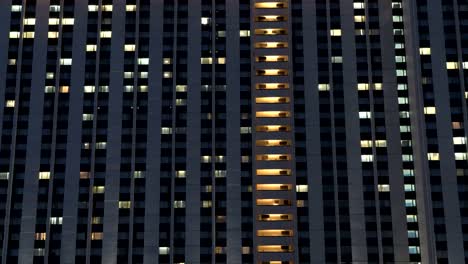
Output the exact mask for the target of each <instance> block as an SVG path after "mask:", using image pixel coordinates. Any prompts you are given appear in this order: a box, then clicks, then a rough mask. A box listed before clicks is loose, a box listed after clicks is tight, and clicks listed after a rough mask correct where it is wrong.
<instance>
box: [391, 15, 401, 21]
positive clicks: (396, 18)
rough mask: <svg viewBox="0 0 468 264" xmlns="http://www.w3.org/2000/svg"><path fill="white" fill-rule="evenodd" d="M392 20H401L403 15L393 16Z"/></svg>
mask: <svg viewBox="0 0 468 264" xmlns="http://www.w3.org/2000/svg"><path fill="white" fill-rule="evenodd" d="M392 20H393V22H403V16H393V17H392Z"/></svg>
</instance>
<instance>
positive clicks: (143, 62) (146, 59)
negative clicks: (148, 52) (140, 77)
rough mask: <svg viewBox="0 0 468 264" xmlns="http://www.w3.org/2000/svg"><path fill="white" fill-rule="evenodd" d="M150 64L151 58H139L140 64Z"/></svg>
mask: <svg viewBox="0 0 468 264" xmlns="http://www.w3.org/2000/svg"><path fill="white" fill-rule="evenodd" d="M148 64H149V58H139V59H138V65H148Z"/></svg>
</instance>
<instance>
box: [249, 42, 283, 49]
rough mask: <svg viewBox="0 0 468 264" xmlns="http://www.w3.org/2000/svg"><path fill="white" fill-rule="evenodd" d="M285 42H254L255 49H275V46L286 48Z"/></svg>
mask: <svg viewBox="0 0 468 264" xmlns="http://www.w3.org/2000/svg"><path fill="white" fill-rule="evenodd" d="M287 47H288V43H287V42H257V43H255V48H257V49H277V48H287Z"/></svg>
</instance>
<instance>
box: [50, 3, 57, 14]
mask: <svg viewBox="0 0 468 264" xmlns="http://www.w3.org/2000/svg"><path fill="white" fill-rule="evenodd" d="M49 11H50V12H52V13H54V12H55V13H58V12H60V6H59V5H51V6H49Z"/></svg>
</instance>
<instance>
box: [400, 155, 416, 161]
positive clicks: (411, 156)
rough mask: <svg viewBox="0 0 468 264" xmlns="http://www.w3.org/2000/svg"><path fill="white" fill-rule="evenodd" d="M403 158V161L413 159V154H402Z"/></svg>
mask: <svg viewBox="0 0 468 264" xmlns="http://www.w3.org/2000/svg"><path fill="white" fill-rule="evenodd" d="M401 159H402V160H403V161H413V155H410V154H405V155H401Z"/></svg>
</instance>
